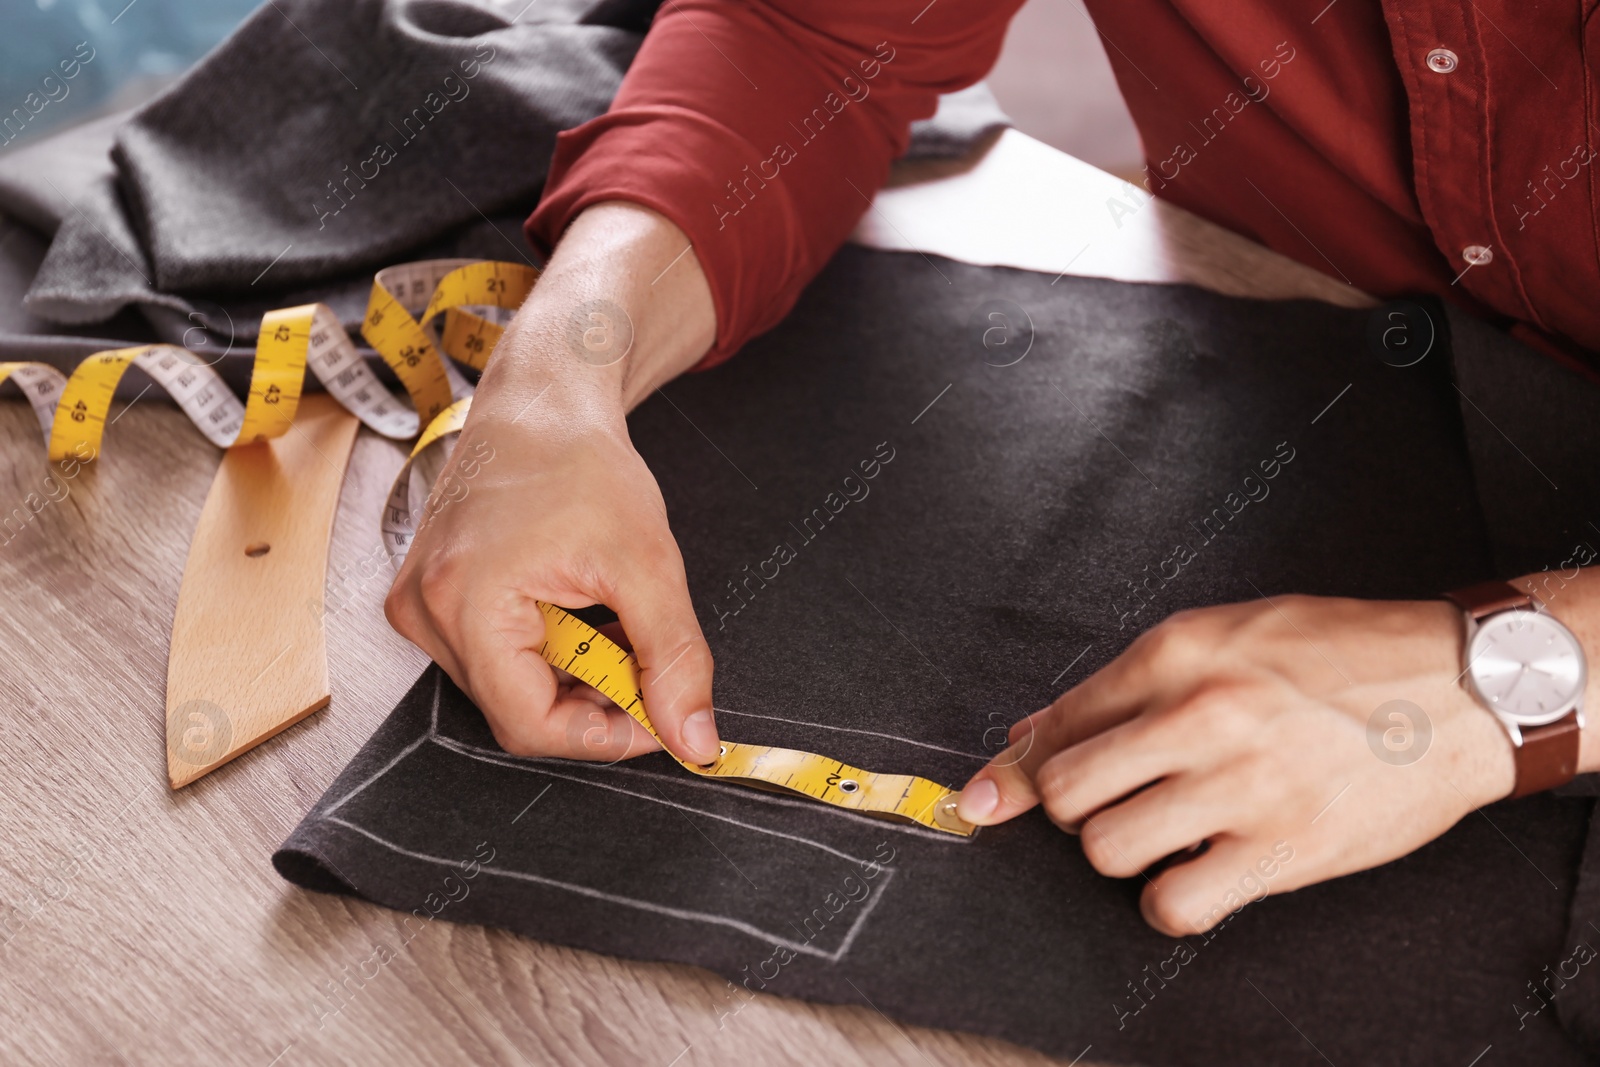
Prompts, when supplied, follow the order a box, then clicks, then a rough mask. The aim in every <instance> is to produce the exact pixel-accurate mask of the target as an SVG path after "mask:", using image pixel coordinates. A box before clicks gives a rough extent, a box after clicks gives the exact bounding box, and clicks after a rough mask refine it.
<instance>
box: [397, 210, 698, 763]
mask: <svg viewBox="0 0 1600 1067" xmlns="http://www.w3.org/2000/svg"><path fill="white" fill-rule="evenodd" d="M687 247H688V239H687V238H686V237H685V236H684V235H683V233H682V231H681V230H679V229H678V228H677V227H676V226H674V225H673V224H672V223H671V222H669V221H667V220H666V219H665V218H663V217H662V216H660V215H658V214H656V213H655V212H652V211H649V210H647V209H645V208H641V207H637V206H635V205H632V204H621V203H611V204H602V205H597V206H595V207H592V208H590V209H589V210H587V211H585V212H584V213H583V215H581V216H579V218H578V219H577V220H576V221H575V222H574V223H573V225H572V227H571V228H570V229H569V231H568V233H567V235H566V237H565V238H563V240H562V242H561V245H560V247H559V248H558V249H557V250H556V254H555V255H554V256H553V257H552V260H551V263H550V265H549V268H548V269H547V270H546V272H545V274H544V276H543V277H542V278H541V279H540V281H539V283H538V285H537V286H536V287H535V289H534V292H533V293H532V295H530V296H529V298H528V300H527V302H526V303H524V305H523V307H522V309H521V310H520V311H519V312H518V314H517V318H516V320H515V321H514V323H513V324H512V326H511V328H510V329H509V330H508V331H507V333H506V336H505V338H504V339H503V340H502V341H501V343H500V346H499V347H498V348H497V349H496V350H495V354H494V356H493V358H492V359H491V360H490V363H489V367H488V369H487V370H486V371H485V373H484V376H483V380H482V382H481V383H480V384H479V387H478V391H477V393H476V395H475V396H474V399H473V403H472V410H471V413H470V414H469V416H468V418H467V422H466V426H465V428H464V429H463V431H462V433H461V437H460V440H459V441H458V443H457V445H456V448H457V452H456V455H457V456H463V457H473V462H474V463H475V464H476V466H475V473H474V475H473V476H472V477H471V478H470V479H463V478H462V477H461V475H460V474H459V473H457V474H455V475H454V476H453V477H452V474H451V472H452V470H454V468H455V467H456V466H457V463H456V462H455V461H452V462H451V463H450V464H449V465H447V466H446V468H445V472H444V474H443V475H441V478H440V481H439V484H438V485H436V487H435V491H434V493H435V497H437V499H433V500H430V502H429V506H428V507H427V509H425V512H424V513H425V514H426V515H427V516H428V517H427V519H426V520H425V521H424V522H423V523H422V525H421V528H420V529H419V530H418V531H417V535H416V538H415V540H414V541H413V542H412V546H411V550H410V552H409V554H408V555H407V557H406V561H405V564H404V565H403V566H402V567H401V569H400V573H399V575H398V576H397V577H396V579H395V583H394V586H393V588H392V589H391V590H390V592H389V596H388V600H387V601H386V603H385V605H384V608H385V612H386V614H387V615H388V617H389V621H390V623H391V624H392V625H393V626H394V628H395V629H396V630H398V631H399V632H400V633H401V634H402V635H404V636H405V637H407V638H409V639H410V640H412V641H413V642H415V643H416V644H417V645H418V646H420V647H421V648H422V650H423V651H424V652H427V653H428V654H429V655H431V656H432V657H433V658H434V660H435V661H437V662H438V663H439V665H440V666H441V667H443V668H444V670H445V672H446V673H448V674H449V675H450V677H451V678H452V679H454V680H455V682H456V684H457V685H459V686H460V687H461V688H462V690H463V691H465V692H466V693H467V695H468V696H470V697H471V698H472V699H473V700H474V702H476V703H477V705H478V707H480V708H481V709H482V710H483V713H484V716H485V718H487V719H488V722H489V726H490V728H491V729H492V730H493V731H494V735H495V739H496V740H497V741H499V743H500V745H501V747H503V748H505V749H506V751H508V752H511V753H513V754H516V755H549V756H563V757H568V758H573V759H600V760H617V759H622V758H625V757H629V756H635V755H639V754H640V753H643V752H648V751H651V750H653V749H655V748H656V747H657V745H656V743H655V741H654V740H653V739H652V738H651V737H650V734H649V733H648V732H647V731H646V730H645V729H643V728H642V727H641V726H639V724H638V723H636V722H635V721H634V720H633V719H632V718H631V717H630V716H629V715H628V714H627V713H626V712H624V711H622V710H621V709H620V708H618V707H616V705H614V704H612V703H611V702H610V701H609V700H607V699H606V698H604V697H602V696H601V695H600V694H599V693H597V692H596V691H595V690H593V689H590V688H589V687H588V686H585V685H582V684H581V683H578V682H576V681H575V680H574V679H572V678H571V677H570V676H568V675H566V674H565V673H564V672H559V671H557V670H555V669H554V668H552V667H551V666H550V665H549V664H547V663H546V662H545V661H544V659H543V658H541V657H540V655H539V653H538V648H539V646H540V644H541V643H543V641H544V628H545V622H544V615H543V613H542V612H541V611H540V610H539V607H538V604H537V602H538V601H541V600H542V601H546V602H549V603H552V604H558V605H560V606H562V607H566V608H582V607H587V606H589V605H591V604H597V603H600V604H606V605H608V606H610V607H611V608H613V609H614V610H616V612H617V615H618V619H619V622H620V624H621V628H622V630H623V631H624V633H625V635H626V639H627V641H629V642H631V644H632V647H633V651H634V654H635V656H636V657H637V658H638V660H639V664H640V667H641V669H642V670H641V676H642V680H643V686H644V703H645V707H646V708H647V709H648V713H649V716H650V722H651V725H653V726H654V727H655V729H656V732H657V733H658V734H660V736H661V738H662V740H663V741H664V742H665V744H666V746H667V747H668V748H669V749H671V750H672V751H673V752H674V753H675V754H676V755H678V756H680V757H682V758H684V759H687V760H692V761H694V762H696V763H708V762H710V761H711V760H713V759H715V758H716V755H717V743H718V742H717V732H716V725H715V722H714V719H713V713H712V707H711V675H712V661H711V652H710V649H709V648H708V647H707V645H706V640H705V637H704V635H703V634H702V633H701V630H700V624H699V621H698V620H697V619H696V617H695V613H694V608H693V606H692V605H691V603H690V600H689V589H688V584H687V581H686V579H685V575H684V568H683V558H682V556H681V555H680V553H679V551H678V546H677V543H676V542H675V541H674V540H673V537H672V532H671V530H670V529H669V528H668V524H667V514H666V507H665V504H664V503H663V501H662V497H661V491H660V489H659V488H658V487H657V485H656V482H655V478H654V477H653V476H652V475H651V474H650V471H649V469H648V468H647V467H646V466H645V463H644V460H643V459H642V458H641V457H640V456H639V454H638V452H637V451H635V450H634V447H633V444H632V442H631V441H630V440H629V438H628V430H627V423H626V418H625V416H626V413H627V411H628V409H629V408H631V407H632V406H633V405H634V404H636V403H638V402H639V401H640V400H642V399H643V398H644V397H645V396H647V395H649V393H650V392H651V391H652V390H654V389H655V388H656V387H657V386H659V385H661V384H662V383H663V382H665V381H667V380H669V379H670V378H671V377H673V376H674V375H675V374H677V373H679V372H681V371H682V370H684V369H686V368H687V367H689V366H692V365H693V364H694V363H695V362H696V361H697V360H698V359H699V358H700V356H701V355H702V354H704V352H705V351H706V349H707V348H709V346H710V344H711V340H712V337H713V335H714V332H715V315H714V311H713V308H712V304H711V296H710V290H709V288H708V287H707V285H706V282H705V279H704V276H703V275H702V274H701V273H700V267H699V262H698V260H697V259H696V257H695V256H694V254H693V252H692V251H691V252H689V253H688V254H687V255H685V254H684V250H685V249H686V248H687ZM663 271H664V272H665V273H663ZM652 279H654V281H652Z"/></svg>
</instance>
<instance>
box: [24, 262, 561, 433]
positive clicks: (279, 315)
mask: <svg viewBox="0 0 1600 1067" xmlns="http://www.w3.org/2000/svg"><path fill="white" fill-rule="evenodd" d="M538 277H539V272H538V271H537V270H534V269H533V268H531V267H526V266H521V265H519V264H515V263H494V262H485V261H478V260H465V259H437V260H426V261H422V262H418V263H406V264H402V265H400V266H396V267H390V268H388V269H386V270H382V271H379V272H378V275H377V277H376V278H374V279H373V283H372V293H371V296H370V297H369V298H368V301H367V311H366V315H365V317H364V318H363V319H362V322H361V333H362V336H363V337H365V338H366V340H367V342H368V343H369V344H371V345H372V347H373V348H374V349H376V350H377V352H378V354H379V355H380V356H382V357H383V361H384V363H386V364H387V365H388V366H389V368H390V369H391V370H393V371H394V373H395V376H396V377H397V378H399V379H400V383H401V385H403V386H404V387H405V390H406V394H407V397H406V399H401V398H399V397H396V396H395V395H394V394H392V393H391V392H390V391H389V389H388V387H387V386H385V385H384V384H383V383H382V382H381V381H379V380H378V377H377V375H376V374H374V373H373V371H372V369H371V368H369V367H368V366H367V364H366V361H365V360H364V359H363V358H362V356H361V353H360V352H359V351H358V350H357V349H356V346H355V344H354V343H353V342H352V341H351V340H350V337H349V335H348V334H347V333H346V332H345V329H344V326H343V324H341V323H340V321H339V319H338V316H336V315H335V314H334V313H333V310H332V309H331V308H329V307H328V306H327V305H325V304H303V305H301V306H299V307H292V308H283V309H281V310H278V311H272V312H268V313H267V314H266V315H265V316H263V317H262V320H261V333H260V336H259V337H258V339H257V342H256V356H255V363H254V364H253V365H252V366H251V369H250V391H249V394H248V396H247V398H246V399H245V401H244V402H243V403H241V402H240V401H239V398H238V397H236V396H234V394H233V390H231V389H230V388H228V385H227V383H226V382H224V381H223V380H222V376H221V375H219V374H218V373H217V372H216V370H214V369H213V368H212V367H211V366H210V365H208V364H203V363H197V362H196V361H195V357H194V354H193V353H191V352H190V351H189V350H188V349H186V348H181V347H179V346H177V345H167V344H157V345H138V346H134V347H131V348H119V349H115V350H112V351H107V352H97V353H95V354H94V355H92V356H89V357H88V358H87V359H85V360H84V361H83V362H81V363H79V364H78V366H77V368H76V369H74V370H73V372H72V374H71V375H70V376H68V375H64V374H62V373H61V372H60V371H59V370H57V369H56V368H54V367H52V366H50V365H49V364H48V363H32V362H9V363H7V362H0V383H4V382H5V381H7V380H10V381H12V382H13V383H14V384H16V385H17V386H18V387H20V388H21V390H22V394H23V396H24V397H26V398H27V400H28V403H29V404H30V405H32V407H33V411H34V414H35V416H36V417H37V418H38V420H39V425H40V427H41V429H42V430H43V431H44V435H45V438H46V441H47V446H48V449H49V458H50V461H51V462H52V463H55V462H60V461H64V460H67V459H70V458H73V457H76V458H77V459H79V460H87V459H91V458H93V457H95V456H98V455H99V454H100V448H101V444H102V438H103V437H104V435H105V430H106V415H107V413H108V412H109V411H110V409H111V402H112V399H113V398H114V396H115V394H116V390H117V385H118V383H119V382H121V381H122V376H123V375H124V374H125V373H126V372H127V369H128V368H129V367H135V366H136V367H138V368H139V369H140V370H142V371H144V372H145V373H146V374H148V375H149V376H150V377H151V378H152V379H153V380H154V381H155V383H156V384H157V385H159V386H161V388H163V389H164V390H166V391H167V393H168V394H169V395H170V396H171V397H172V399H173V400H174V401H176V402H177V405H178V407H179V408H180V409H182V410H183V412H184V414H186V415H188V416H189V420H190V421H191V422H193V423H194V424H195V426H196V427H197V428H199V430H200V432H201V433H203V434H205V436H206V437H207V439H209V440H210V441H211V442H212V443H213V444H215V445H217V446H218V447H219V448H231V447H232V446H234V445H241V444H251V443H254V442H257V441H265V440H267V439H268V438H273V437H280V436H282V435H283V434H285V433H287V432H289V427H290V425H291V423H292V422H293V421H294V415H295V411H296V409H297V408H298V407H299V404H300V391H301V387H302V385H303V384H304V382H305V372H306V370H307V368H309V369H310V370H311V373H312V374H314V375H315V376H316V378H317V380H318V381H320V382H321V383H322V385H323V387H324V388H325V389H327V391H328V392H329V393H330V394H331V395H332V396H333V397H334V399H336V400H337V401H338V402H339V403H340V404H342V405H343V406H344V407H345V408H347V409H348V410H349V411H350V412H351V413H352V414H354V415H355V416H356V417H357V418H359V419H360V420H361V421H362V422H363V423H365V424H366V425H368V426H370V427H371V428H372V429H373V430H375V431H377V432H378V433H380V434H382V435H383V436H385V437H390V438H394V439H396V440H406V439H409V438H412V437H415V436H417V432H418V431H419V430H421V429H422V428H423V427H425V426H427V425H428V424H429V423H431V422H432V421H433V420H434V419H435V418H437V417H438V415H439V413H440V412H442V411H444V410H445V409H446V408H448V407H449V406H450V405H451V403H453V402H454V401H455V400H457V399H459V398H461V397H464V396H467V395H468V394H470V393H471V391H472V388H471V386H470V385H468V384H467V381H466V379H465V378H464V377H462V375H461V373H460V372H459V371H458V370H456V369H455V367H454V366H453V365H452V364H451V363H450V362H449V361H448V360H445V359H443V358H441V356H440V355H439V348H440V347H443V348H444V350H445V351H446V353H447V354H449V355H450V356H451V357H452V358H453V359H455V360H456V361H458V362H461V363H463V364H465V365H467V366H469V367H473V368H474V369H478V370H481V369H482V368H483V365H484V363H485V362H486V361H487V360H488V356H489V353H490V352H491V351H493V349H494V344H495V342H497V341H498V340H499V339H500V335H501V333H502V331H503V327H502V325H501V324H500V323H499V322H498V321H495V320H494V318H493V317H492V316H493V315H494V312H495V311H496V310H497V309H504V310H506V311H509V310H511V309H515V308H516V307H517V306H518V305H520V304H521V303H522V301H523V299H525V298H526V297H527V295H528V293H529V292H530V291H532V289H533V285H534V282H535V281H537V280H538ZM468 308H481V309H484V310H485V312H486V314H487V315H489V316H490V317H485V315H479V314H475V313H473V312H471V311H469V310H467V309H468ZM436 337H437V338H438V344H435V338H436Z"/></svg>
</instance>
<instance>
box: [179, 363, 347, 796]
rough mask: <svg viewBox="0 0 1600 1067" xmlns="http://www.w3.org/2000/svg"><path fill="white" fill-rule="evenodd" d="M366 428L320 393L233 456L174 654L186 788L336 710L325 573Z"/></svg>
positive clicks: (198, 557) (184, 604) (210, 509)
mask: <svg viewBox="0 0 1600 1067" xmlns="http://www.w3.org/2000/svg"><path fill="white" fill-rule="evenodd" d="M360 425H361V423H360V422H359V421H358V420H357V419H356V417H355V416H354V415H352V414H350V413H349V412H348V411H346V410H345V409H344V408H343V407H341V406H340V405H339V403H338V402H337V401H335V400H334V399H333V398H332V397H331V396H328V395H327V394H325V393H321V394H316V395H313V396H307V397H305V398H304V399H302V400H301V402H300V405H299V408H298V410H297V411H296V412H295V417H294V422H293V423H292V424H291V425H290V428H289V432H288V433H287V434H285V435H284V436H282V437H279V438H277V439H276V440H272V441H263V442H261V443H259V444H253V445H242V446H240V447H238V448H231V449H229V450H228V451H227V452H224V453H223V455H222V461H221V462H220V463H219V464H218V466H217V474H216V477H215V478H214V479H212V482H211V490H210V492H209V493H207V495H206V502H205V506H204V507H203V508H201V509H200V521H199V523H198V524H197V525H196V526H195V531H194V537H193V538H192V539H191V540H190V542H189V554H188V561H187V562H186V563H185V565H184V570H183V584H182V585H181V586H180V587H179V590H178V607H177V611H176V613H175V615H174V617H173V622H172V643H171V647H170V648H169V650H168V653H167V779H168V781H169V783H170V784H171V786H172V788H174V789H177V788H179V787H181V786H185V785H188V784H189V783H190V782H192V781H194V780H195V779H196V778H199V777H200V776H201V775H203V774H206V773H207V772H209V771H213V770H215V769H216V768H218V767H220V766H222V765H223V764H224V763H226V762H228V761H229V760H231V759H233V758H234V757H235V756H237V755H239V754H240V753H241V752H247V751H249V750H250V749H252V748H254V747H255V746H257V745H259V744H260V743H261V742H263V741H265V740H266V739H267V738H269V737H272V736H273V735H275V734H277V733H278V732H280V731H281V730H284V729H286V728H287V727H290V726H293V725H294V724H295V723H297V722H299V721H300V720H301V719H303V718H305V717H306V716H307V715H310V714H311V713H312V712H314V711H316V710H317V709H319V708H321V707H323V706H324V705H326V704H327V703H328V698H329V696H330V695H331V694H330V693H329V692H328V652H327V641H326V639H325V635H324V631H323V625H322V618H323V612H324V608H323V602H322V589H323V576H324V575H325V574H326V573H327V569H328V535H329V532H330V531H331V529H332V527H333V516H334V513H335V512H336V511H337V510H338V506H339V489H340V487H341V486H342V485H343V484H344V471H345V465H346V464H347V463H348V462H349V461H350V448H351V446H352V445H353V444H355V439H356V430H357V428H359V427H360Z"/></svg>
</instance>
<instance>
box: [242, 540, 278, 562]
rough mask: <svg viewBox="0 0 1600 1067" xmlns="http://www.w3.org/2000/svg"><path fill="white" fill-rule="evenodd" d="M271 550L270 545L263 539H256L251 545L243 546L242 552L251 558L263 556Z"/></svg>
mask: <svg viewBox="0 0 1600 1067" xmlns="http://www.w3.org/2000/svg"><path fill="white" fill-rule="evenodd" d="M271 551H272V546H271V545H269V544H267V543H266V542H265V541H257V542H256V543H255V544H253V545H245V546H244V554H245V555H247V556H249V557H250V558H251V559H260V558H261V557H262V556H265V555H266V554H267V553H268V552H271Z"/></svg>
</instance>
